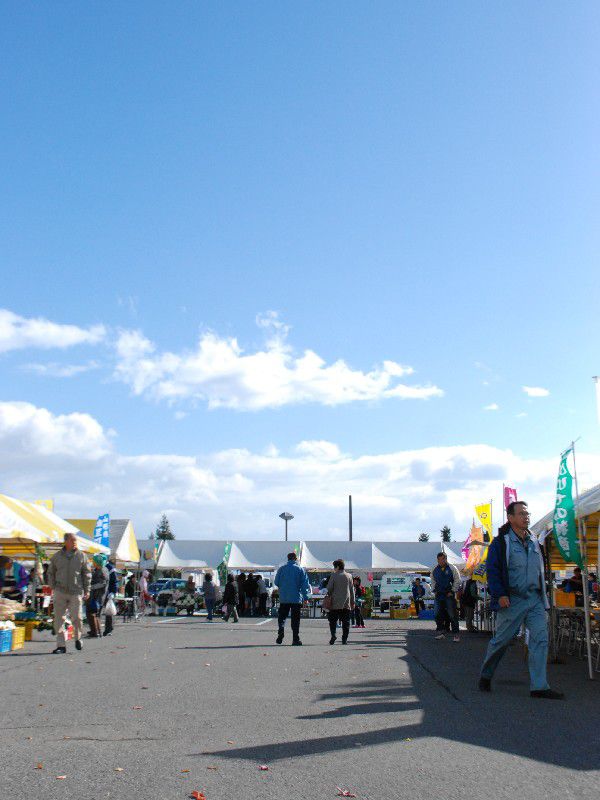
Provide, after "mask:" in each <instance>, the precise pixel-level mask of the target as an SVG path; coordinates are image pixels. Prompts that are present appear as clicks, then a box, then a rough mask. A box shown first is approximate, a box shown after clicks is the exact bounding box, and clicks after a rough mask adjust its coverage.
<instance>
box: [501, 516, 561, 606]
mask: <svg viewBox="0 0 600 800" xmlns="http://www.w3.org/2000/svg"><path fill="white" fill-rule="evenodd" d="M509 533H510V523H509V522H506V523H504V525H502V527H500V528H498V535H497V536H495V537H494V539H493V540H492V543H491V544H490V546H489V548H488V555H487V562H486V569H487V584H488V590H489V592H490V596H491V602H490V608H491V609H492V611H498V609H499V608H500V604H499V602H498V601H499V600H500V598H501V597H510V582H509V577H508V559H509V556H510V546H509V538H508V534H509ZM535 547H536V551H537V553H538V555H539V558H540V562H541V574H542V576H543V575H544V574H545V572H544V557H543V556H542V551H541V548H540V545H539V543H538V542H537V540H535ZM540 590H541V592H542V598H543V600H544V605H545V606H546V608H548V607H549V605H548V598H547V596H546V586H545V582H544V580H543V579H542V585H541V586H540Z"/></svg>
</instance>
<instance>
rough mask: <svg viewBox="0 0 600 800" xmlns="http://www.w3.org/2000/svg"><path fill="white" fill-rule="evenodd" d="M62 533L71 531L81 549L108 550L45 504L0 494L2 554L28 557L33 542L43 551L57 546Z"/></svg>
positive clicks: (86, 551) (62, 539)
mask: <svg viewBox="0 0 600 800" xmlns="http://www.w3.org/2000/svg"><path fill="white" fill-rule="evenodd" d="M65 533H73V534H75V536H76V537H77V543H78V547H79V549H80V550H82V551H83V552H84V553H104V554H105V555H108V554H109V550H108V548H106V547H102V545H99V544H96V543H95V542H94V541H93V540H91V539H89V538H88V537H87V536H84V535H83V534H82V533H81V531H80V530H79V529H78V528H76V527H75V526H74V525H71V524H70V523H69V522H67V521H66V520H64V519H61V517H59V516H58V515H57V514H55V513H54V512H52V511H49V510H48V509H47V508H46V507H45V506H42V505H37V504H35V503H28V502H26V501H25V500H18V499H17V498H15V497H9V496H8V495H0V546H1V547H2V552H3V553H4V554H5V555H10V556H12V557H14V558H19V557H20V558H32V557H33V555H34V554H35V545H36V544H39V545H41V546H42V547H43V548H44V549H45V550H47V551H52V550H58V549H60V548H61V547H62V545H63V541H64V536H65Z"/></svg>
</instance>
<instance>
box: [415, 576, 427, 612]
mask: <svg viewBox="0 0 600 800" xmlns="http://www.w3.org/2000/svg"><path fill="white" fill-rule="evenodd" d="M412 596H413V603H414V605H415V613H416V615H417V616H419V611H422V610H423V609H424V608H425V601H424V600H423V598H424V597H425V587H424V586H423V584H422V583H421V578H415V580H414V583H413V585H412Z"/></svg>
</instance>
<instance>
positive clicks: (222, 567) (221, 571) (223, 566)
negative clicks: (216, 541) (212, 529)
mask: <svg viewBox="0 0 600 800" xmlns="http://www.w3.org/2000/svg"><path fill="white" fill-rule="evenodd" d="M230 553H231V542H225V547H224V549H223V560H222V561H221V563H220V564H219V566H218V567H217V575H218V576H219V582H220V584H221V586H225V584H226V583H227V573H228V568H227V563H228V561H229V555H230Z"/></svg>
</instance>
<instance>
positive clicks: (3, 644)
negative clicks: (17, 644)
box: [0, 631, 13, 653]
mask: <svg viewBox="0 0 600 800" xmlns="http://www.w3.org/2000/svg"><path fill="white" fill-rule="evenodd" d="M12 636H13V632H12V631H0V653H9V652H10V649H11V647H12Z"/></svg>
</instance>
